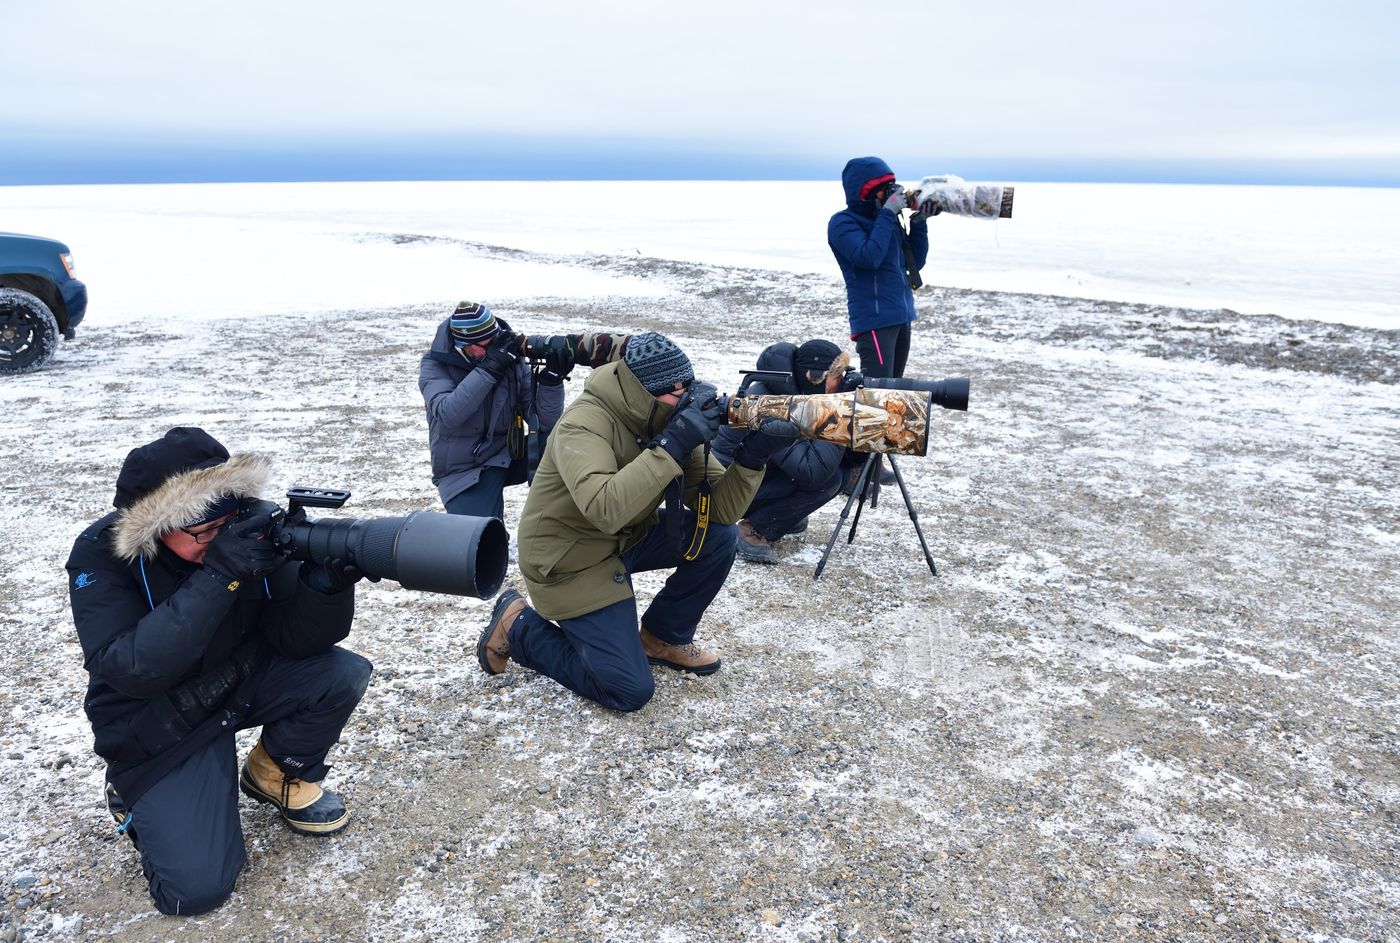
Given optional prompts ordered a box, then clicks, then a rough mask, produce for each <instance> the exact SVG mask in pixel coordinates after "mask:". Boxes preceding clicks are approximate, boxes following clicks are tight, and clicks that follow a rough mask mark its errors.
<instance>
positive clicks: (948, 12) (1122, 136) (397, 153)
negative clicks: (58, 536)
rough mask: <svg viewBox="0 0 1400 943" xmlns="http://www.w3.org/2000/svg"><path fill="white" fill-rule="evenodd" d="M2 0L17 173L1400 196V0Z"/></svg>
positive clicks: (4, 67)
mask: <svg viewBox="0 0 1400 943" xmlns="http://www.w3.org/2000/svg"><path fill="white" fill-rule="evenodd" d="M3 2H4V6H5V10H4V16H3V23H4V33H5V39H6V42H5V52H4V54H3V55H0V90H3V92H4V94H3V100H4V104H5V107H4V108H3V117H0V137H3V138H4V139H6V140H7V141H8V143H7V144H6V145H5V146H4V147H0V183H7V182H8V183H20V182H58V181H61V180H104V179H113V180H126V179H170V180H180V179H279V178H289V179H321V178H324V179H355V178H360V177H364V178H377V179H384V178H394V177H457V176H460V177H495V178H513V177H561V176H563V177H569V176H579V177H614V178H618V177H620V178H633V177H663V178H664V177H672V178H674V177H756V178H768V177H788V178H793V177H795V178H808V179H810V178H827V177H830V176H833V175H835V174H839V171H840V166H841V164H842V163H843V162H844V160H845V159H846V158H847V157H851V156H855V155H857V154H868V153H874V154H879V155H881V156H884V157H885V158H886V159H887V160H889V161H890V162H891V163H892V164H894V165H895V169H896V171H898V172H899V173H901V175H904V176H911V177H912V176H918V175H920V174H923V173H937V172H942V171H952V172H961V173H963V174H964V176H969V177H971V176H979V177H983V178H987V177H1002V178H1005V179H1148V180H1151V179H1202V180H1211V179H1218V180H1228V181H1236V180H1242V181H1247V182H1271V181H1276V180H1285V181H1296V182H1354V183H1371V184H1376V183H1381V184H1388V185H1400V104H1398V103H1400V66H1397V64H1396V63H1397V60H1400V55H1397V53H1396V51H1395V48H1394V44H1395V41H1396V36H1397V35H1400V13H1397V12H1396V11H1397V10H1400V4H1396V3H1383V2H1347V0H1336V2H1334V3H1331V4H1321V3H1316V2H1312V3H1302V2H1292V0H1274V2H1267V3H1266V2H1256V0H1246V2H1236V3H1231V2H1229V0H1215V2H1203V0H1178V2H1175V3H1170V4H1152V5H1151V6H1150V8H1146V5H1138V4H1131V3H1123V2H1098V0H1094V2H1074V0H1062V2H1059V3H1053V4H1050V3H1031V2H1018V0H1013V2H1006V3H1001V4H995V5H992V4H983V5H973V4H967V3H959V4H946V3H932V2H925V3H912V2H886V3H882V4H861V3H852V2H849V0H845V2H840V3H830V2H825V0H804V2H801V3H797V2H764V0H749V2H732V0H709V2H704V3H687V4H673V3H665V2H656V0H652V2H647V3H641V2H630V0H628V2H612V3H587V2H554V0H542V2H535V3H520V4H516V5H507V4H503V3H492V4H478V3H472V2H466V3H463V2H460V0H457V2H446V0H444V2H439V0H421V2H415V0H400V2H397V3H383V2H376V3H360V2H345V0H341V2H334V3H332V2H322V0H302V2H278V3H271V2H263V0H252V2H240V3H236V4H235V3H230V4H215V5H209V4H202V3H189V2H183V3H177V2H169V3H155V2H150V0H128V2H121V3H113V2H109V0H102V2H90V0H76V2H75V0H65V2H62V3H54V2H49V3H38V2H20V0H3ZM1139 6H1142V7H1143V8H1142V9H1139Z"/></svg>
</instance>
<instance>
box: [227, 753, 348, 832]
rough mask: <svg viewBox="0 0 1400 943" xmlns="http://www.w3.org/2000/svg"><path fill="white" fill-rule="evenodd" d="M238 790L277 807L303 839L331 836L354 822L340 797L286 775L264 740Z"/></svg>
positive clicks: (250, 758)
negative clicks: (306, 837) (309, 836)
mask: <svg viewBox="0 0 1400 943" xmlns="http://www.w3.org/2000/svg"><path fill="white" fill-rule="evenodd" d="M238 788H239V789H242V790H243V794H244V795H246V796H248V797H250V798H252V799H256V800H258V801H259V802H270V803H272V804H273V805H275V806H277V808H278V810H280V811H281V813H282V818H283V819H284V820H285V821H286V823H287V825H289V826H290V827H291V829H292V831H294V832H301V833H302V834H303V835H329V834H330V833H331V832H338V831H340V830H341V829H342V828H344V827H345V826H346V824H347V823H348V822H349V821H350V813H349V812H347V811H346V810H345V803H344V802H342V801H341V799H340V797H339V796H337V795H336V794H335V793H333V792H331V791H330V790H329V789H322V788H321V787H320V786H318V785H317V784H316V783H308V782H304V781H302V780H300V779H297V778H295V777H293V776H288V775H287V774H286V773H284V772H282V768H281V767H280V766H278V765H277V763H276V762H274V761H273V759H272V757H271V756H268V753H267V750H265V749H264V748H263V745H262V741H261V740H259V741H258V745H257V746H255V747H253V752H252V753H249V754H248V762H246V763H244V764H243V773H242V775H240V776H239V777H238Z"/></svg>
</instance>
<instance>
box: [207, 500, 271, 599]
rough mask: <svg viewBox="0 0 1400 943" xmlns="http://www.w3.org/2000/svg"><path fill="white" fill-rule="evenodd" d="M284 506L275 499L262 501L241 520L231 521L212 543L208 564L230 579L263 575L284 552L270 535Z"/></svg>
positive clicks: (208, 567)
mask: <svg viewBox="0 0 1400 943" xmlns="http://www.w3.org/2000/svg"><path fill="white" fill-rule="evenodd" d="M280 513H282V509H281V508H279V507H278V506H277V505H275V504H273V503H272V502H271V501H259V502H257V503H256V504H254V505H253V506H252V507H251V508H249V509H248V510H247V511H245V512H244V513H243V516H242V517H239V518H238V519H237V520H233V521H229V522H228V523H227V524H225V525H224V526H223V527H221V528H220V529H219V534H218V536H216V537H215V538H214V539H213V540H212V541H211V542H210V544H209V549H208V551H206V552H205V554H204V568H205V569H206V570H210V571H212V572H214V573H215V574H216V575H218V576H220V577H222V578H224V580H226V581H227V582H230V583H231V582H233V581H234V580H247V579H252V578H253V577H255V576H261V575H262V574H264V573H266V572H267V571H268V570H271V569H272V568H273V567H275V566H276V565H277V564H278V563H279V562H281V559H282V555H281V554H280V553H279V552H278V550H277V546H276V545H275V544H274V543H273V542H272V541H271V540H270V539H268V537H267V531H268V528H269V527H271V525H272V518H273V515H274V514H280Z"/></svg>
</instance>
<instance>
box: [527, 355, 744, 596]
mask: <svg viewBox="0 0 1400 943" xmlns="http://www.w3.org/2000/svg"><path fill="white" fill-rule="evenodd" d="M671 411H672V407H671V406H669V405H667V404H665V403H662V402H661V401H659V400H658V399H657V398H656V397H654V396H652V395H651V394H650V393H648V392H647V391H646V390H645V389H643V387H642V384H641V383H640V382H638V380H637V378H636V377H635V376H633V375H632V371H631V370H629V369H627V365H626V364H625V363H622V362H615V363H610V364H607V365H606V366H603V367H599V368H598V369H597V370H594V371H593V375H592V376H590V377H589V378H588V382H587V384H586V385H585V386H584V389H583V393H581V394H580V395H579V398H578V399H577V400H575V401H574V403H573V404H572V405H570V406H569V408H568V409H566V410H564V415H563V416H562V417H560V419H559V422H558V424H557V425H555V427H554V431H553V432H551V433H550V435H549V444H548V446H546V448H545V451H544V457H543V458H542V459H541V460H540V466H539V469H538V470H537V471H536V472H535V480H534V481H533V482H532V483H531V484H530V494H529V497H527V498H526V499H525V511H524V513H523V514H522V515H521V518H520V530H519V542H520V572H521V574H522V575H523V576H524V577H525V582H526V583H527V585H528V587H529V590H530V602H531V604H532V605H533V606H534V607H535V610H536V611H537V612H539V614H540V615H541V616H544V617H545V618H546V619H555V620H557V619H571V618H574V617H575V616H581V615H584V614H585V613H589V612H596V611H597V610H599V609H602V608H603V607H604V606H610V605H612V604H613V603H616V602H621V601H622V600H624V599H627V598H628V597H630V596H631V595H632V586H631V584H630V583H629V582H628V580H627V572H626V570H625V569H624V568H623V566H622V560H621V559H620V558H621V555H622V553H623V551H625V550H627V548H629V547H631V546H632V545H633V544H636V543H637V542H638V541H640V540H641V539H642V537H643V536H645V535H646V532H647V531H648V530H649V529H650V528H651V527H652V526H653V525H654V524H656V523H657V514H656V509H657V507H659V506H660V505H661V503H662V501H663V500H664V498H665V490H666V486H667V485H668V484H670V483H671V482H672V481H673V480H674V479H675V478H676V476H677V475H679V474H681V472H682V468H681V466H679V465H677V464H676V462H675V460H674V459H672V458H671V456H669V455H667V454H666V453H665V452H664V451H663V450H661V449H659V448H647V443H648V442H650V441H651V439H652V437H653V436H655V435H656V434H657V433H658V432H659V431H661V429H663V428H664V427H665V425H666V422H667V420H668V419H669V418H670V416H671ZM706 469H707V466H706V462H705V456H704V451H703V449H699V448H697V449H696V450H695V451H694V452H692V453H691V455H690V457H689V458H688V459H687V461H686V463H685V467H684V469H683V470H684V472H685V488H686V496H685V498H686V504H687V505H688V506H691V507H693V506H694V502H695V497H696V489H697V488H698V486H699V484H700V481H701V479H702V478H703V476H704V475H705V474H706ZM708 474H709V479H710V482H711V484H712V485H713V486H714V495H713V497H712V499H711V503H710V522H711V523H712V524H734V523H736V522H738V520H739V519H740V518H742V517H743V516H744V512H745V511H746V510H748V507H749V502H751V501H752V500H753V496H754V492H756V491H757V490H758V486H759V484H760V483H761V482H762V481H763V472H762V470H754V469H751V468H744V467H743V466H741V465H739V464H738V463H737V462H736V463H735V464H733V465H731V466H729V468H728V469H726V468H725V467H724V466H723V465H721V464H720V463H719V462H717V461H715V460H714V459H713V458H712V459H710V460H709V464H708ZM688 537H689V535H687V538H688Z"/></svg>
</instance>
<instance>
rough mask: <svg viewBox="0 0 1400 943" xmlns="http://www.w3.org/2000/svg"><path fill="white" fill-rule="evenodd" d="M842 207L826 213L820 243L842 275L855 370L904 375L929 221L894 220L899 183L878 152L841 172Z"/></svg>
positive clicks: (919, 216)
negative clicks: (824, 243)
mask: <svg viewBox="0 0 1400 943" xmlns="http://www.w3.org/2000/svg"><path fill="white" fill-rule="evenodd" d="M841 185H842V186H843V187H844V188H845V190H846V208H845V209H844V210H842V211H841V212H839V213H837V214H836V215H834V216H832V217H831V222H830V223H828V224H827V228H826V241H827V244H828V245H830V246H831V251H832V254H833V255H835V256H836V262H837V264H839V265H840V266H841V274H842V275H843V276H844V277H845V279H846V312H847V315H848V316H849V318H850V325H851V340H853V341H855V342H856V353H858V354H859V355H860V369H861V372H862V373H864V374H865V375H866V376H868V377H898V376H903V375H904V365H905V363H906V362H907V361H908V359H909V338H910V334H911V328H910V325H911V324H913V322H914V319H915V317H917V315H916V314H915V313H914V293H913V289H914V288H918V287H919V286H920V285H922V284H923V280H922V279H921V278H920V277H919V270H920V269H922V268H923V267H924V263H925V262H927V261H928V223H927V221H926V220H925V217H924V214H923V213H914V214H913V216H912V217H910V220H909V232H908V233H905V231H904V227H903V225H902V224H901V222H900V220H901V214H902V213H903V211H904V209H905V198H904V188H903V187H901V186H900V185H899V184H897V183H895V182H894V172H893V171H892V170H890V165H889V164H887V163H885V162H884V161H883V160H881V159H880V158H878V157H856V158H853V159H851V160H850V161H847V163H846V168H845V169H844V170H843V171H841Z"/></svg>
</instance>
